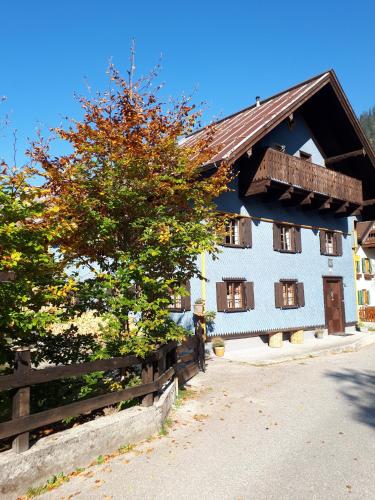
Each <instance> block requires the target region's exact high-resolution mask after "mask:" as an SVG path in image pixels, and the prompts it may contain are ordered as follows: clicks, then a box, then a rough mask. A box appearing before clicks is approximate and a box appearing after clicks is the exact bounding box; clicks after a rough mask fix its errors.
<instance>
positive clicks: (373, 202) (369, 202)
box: [362, 198, 375, 207]
mask: <svg viewBox="0 0 375 500" xmlns="http://www.w3.org/2000/svg"><path fill="white" fill-rule="evenodd" d="M362 205H363V206H364V207H368V206H371V205H375V198H372V199H371V200H364V201H363V203H362Z"/></svg>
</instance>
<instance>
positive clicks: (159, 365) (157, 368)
mask: <svg viewBox="0 0 375 500" xmlns="http://www.w3.org/2000/svg"><path fill="white" fill-rule="evenodd" d="M165 367H166V354H165V351H164V350H163V349H161V352H160V355H159V357H158V359H157V361H155V365H154V380H157V379H158V378H159V377H161V376H162V375H163V373H164V372H165ZM160 393H161V390H159V391H158V392H155V394H154V401H159V398H160Z"/></svg>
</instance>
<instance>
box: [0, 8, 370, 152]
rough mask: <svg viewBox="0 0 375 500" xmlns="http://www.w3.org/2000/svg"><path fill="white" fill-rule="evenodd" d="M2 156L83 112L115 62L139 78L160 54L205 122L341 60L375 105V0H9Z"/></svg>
mask: <svg viewBox="0 0 375 500" xmlns="http://www.w3.org/2000/svg"><path fill="white" fill-rule="evenodd" d="M0 12H1V25H0V26H1V50H0V58H1V65H0V97H1V96H3V95H4V96H6V97H7V101H6V102H5V103H3V104H1V105H0V119H3V120H4V116H5V114H9V116H10V122H11V123H10V125H9V126H8V127H6V128H5V129H4V127H3V128H2V129H1V130H0V158H1V157H5V158H6V159H8V160H9V159H10V158H11V156H12V130H13V129H17V131H18V132H17V135H18V151H19V152H18V158H19V160H22V154H21V153H22V150H23V149H24V148H25V147H26V145H27V138H28V137H30V138H33V137H35V130H36V128H37V127H39V126H42V127H43V128H44V130H47V129H48V128H49V127H52V126H55V125H58V124H59V123H60V122H61V120H62V117H64V116H70V117H79V114H80V110H79V106H78V104H77V103H76V102H75V100H74V97H73V95H74V92H78V93H84V92H85V78H86V79H87V81H88V82H89V84H90V86H91V87H92V88H93V89H100V88H103V87H104V86H105V85H106V75H105V70H106V67H107V64H108V60H109V58H110V57H112V59H113V62H114V63H115V64H116V65H117V66H118V67H119V68H120V69H121V70H123V71H125V70H126V68H127V67H128V61H129V46H130V43H131V39H132V38H133V37H134V38H135V40H136V66H137V72H138V74H142V73H144V72H147V71H148V70H149V69H150V68H152V67H153V66H154V65H155V64H156V63H157V62H158V60H159V57H160V55H161V54H162V73H161V76H160V79H161V80H162V81H163V82H165V88H164V90H163V92H164V94H165V95H173V96H179V95H181V94H182V93H183V92H185V93H190V92H192V91H195V95H196V100H197V101H201V100H203V101H205V102H206V103H207V104H206V107H207V111H206V115H205V116H206V119H207V120H209V119H210V118H212V117H214V116H224V115H226V114H229V113H231V112H233V111H236V110H238V109H241V108H243V107H245V106H248V105H249V104H251V103H252V102H253V101H254V97H255V96H256V95H260V96H262V98H264V97H267V96H268V95H271V94H273V93H276V92H278V91H280V90H283V89H284V88H286V87H288V86H290V85H293V84H295V83H298V82H299V81H302V80H304V79H306V78H309V77H311V76H313V75H314V74H317V73H320V72H322V71H324V70H326V69H328V68H331V67H333V68H334V69H335V70H336V72H337V74H338V77H339V79H340V81H341V83H342V85H343V87H344V90H345V91H346V93H347V95H348V96H349V99H350V101H351V103H352V105H353V107H354V110H355V111H356V112H357V113H360V112H362V111H363V110H366V109H368V108H369V107H370V106H373V105H375V64H374V54H375V36H374V19H375V3H374V2H373V1H371V0H357V2H354V1H353V0H350V1H348V0H341V1H338V0H330V1H329V0H325V1H322V0H315V1H314V2H303V1H276V0H269V1H268V2H267V1H265V0H263V1H261V2H258V1H251V0H248V1H239V0H231V1H230V2H229V1H226V2H223V1H220V0H216V1H211V0H208V1H207V0H206V1H204V0H200V1H196V0H189V1H185V2H180V1H178V0H174V1H172V0H168V1H163V0H159V1H155V0H154V1H152V2H151V1H148V0H144V1H138V2H135V1H132V2H129V1H127V0H123V1H120V0H112V1H108V2H104V1H98V0H91V1H87V0H75V1H71V0H64V1H63V2H55V1H51V0H49V1H46V0H34V1H27V0H18V1H17V0H13V1H12V2H11V1H8V0H4V1H3V2H1V11H0Z"/></svg>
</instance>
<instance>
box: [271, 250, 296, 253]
mask: <svg viewBox="0 0 375 500" xmlns="http://www.w3.org/2000/svg"><path fill="white" fill-rule="evenodd" d="M275 252H280V253H302V252H296V251H295V250H275Z"/></svg>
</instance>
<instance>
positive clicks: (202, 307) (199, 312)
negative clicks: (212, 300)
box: [194, 304, 204, 316]
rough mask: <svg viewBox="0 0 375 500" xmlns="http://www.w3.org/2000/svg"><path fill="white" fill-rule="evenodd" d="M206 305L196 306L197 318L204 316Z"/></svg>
mask: <svg viewBox="0 0 375 500" xmlns="http://www.w3.org/2000/svg"><path fill="white" fill-rule="evenodd" d="M203 309H204V304H194V314H195V315H196V316H203V315H204V314H203V312H204V311H203Z"/></svg>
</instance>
